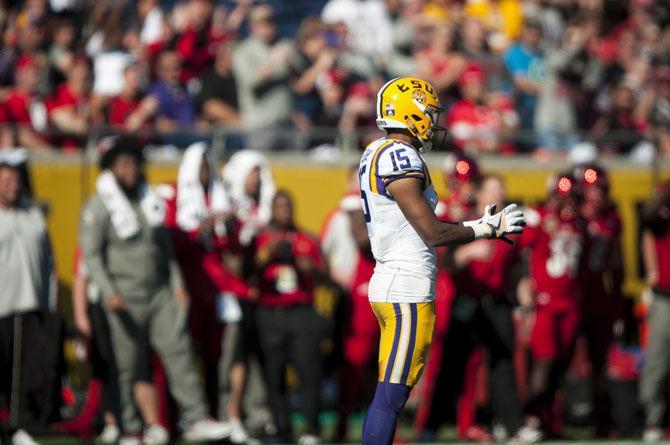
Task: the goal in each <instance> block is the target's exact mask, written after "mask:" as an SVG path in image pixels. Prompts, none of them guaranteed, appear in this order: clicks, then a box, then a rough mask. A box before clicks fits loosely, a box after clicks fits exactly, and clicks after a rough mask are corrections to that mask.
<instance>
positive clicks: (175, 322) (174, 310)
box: [80, 138, 229, 440]
mask: <svg viewBox="0 0 670 445" xmlns="http://www.w3.org/2000/svg"><path fill="white" fill-rule="evenodd" d="M109 144H110V147H109V149H108V150H107V151H106V152H105V153H104V154H103V155H102V157H101V160H100V168H101V171H102V173H101V174H100V176H99V177H98V179H97V181H96V194H95V195H94V196H93V197H92V198H91V199H90V200H89V201H88V202H87V203H86V206H85V208H84V210H83V212H82V217H81V226H80V243H81V247H82V251H83V255H84V261H85V264H86V268H87V270H88V271H89V274H90V277H91V281H92V282H93V283H94V284H95V285H96V287H97V288H98V289H99V291H100V292H101V295H102V298H103V299H104V305H105V312H106V315H107V321H108V323H109V329H110V336H111V342H112V348H113V352H114V359H115V361H116V365H117V368H118V377H119V388H120V398H121V409H122V413H121V417H122V419H121V420H122V424H123V431H124V433H125V434H126V435H129V436H133V435H137V434H139V433H140V430H141V426H142V424H141V421H140V419H139V416H138V413H137V410H136V408H135V404H134V401H133V397H132V394H133V377H134V374H135V370H136V369H138V365H139V364H140V362H138V360H148V359H149V357H148V354H142V355H140V354H139V352H140V351H142V348H143V347H144V346H145V345H146V344H147V342H148V343H149V344H150V345H151V346H152V347H153V348H154V349H155V350H156V351H157V352H158V354H159V355H160V358H161V360H162V362H163V365H164V366H165V368H166V371H167V374H168V380H169V384H170V390H171V392H172V395H173V396H174V398H175V399H176V400H177V402H178V404H179V407H180V408H181V411H182V416H183V418H184V420H185V421H186V423H187V425H188V427H187V430H186V431H185V434H184V437H185V438H186V439H187V440H219V439H223V438H225V437H226V436H227V435H228V434H229V427H228V425H227V424H223V423H219V422H215V421H213V420H211V419H209V418H208V417H207V408H206V405H205V402H204V394H203V391H202V389H201V387H200V383H199V381H198V376H197V373H196V370H195V366H194V361H193V354H192V346H191V340H190V338H189V336H188V333H187V332H186V317H187V313H186V311H187V305H188V295H187V294H186V291H185V290H184V287H183V281H182V277H181V273H180V272H179V267H178V265H177V261H176V259H175V257H174V254H173V252H172V244H171V243H170V239H169V234H168V232H167V229H166V228H165V226H164V225H163V218H164V211H163V206H162V201H161V200H160V198H159V197H158V195H157V194H156V193H155V192H154V191H153V190H152V189H151V188H150V187H149V186H148V184H147V183H146V182H145V181H144V180H143V178H142V172H141V168H142V165H143V157H142V154H141V150H140V147H138V145H137V143H136V141H134V140H132V139H130V138H117V139H113V140H110V142H109Z"/></svg>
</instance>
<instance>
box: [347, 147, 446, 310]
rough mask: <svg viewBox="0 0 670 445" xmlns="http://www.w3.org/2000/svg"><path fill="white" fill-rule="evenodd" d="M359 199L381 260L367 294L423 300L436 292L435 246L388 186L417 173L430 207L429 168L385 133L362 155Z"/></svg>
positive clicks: (434, 202) (402, 300)
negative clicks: (411, 222) (427, 239)
mask: <svg viewBox="0 0 670 445" xmlns="http://www.w3.org/2000/svg"><path fill="white" fill-rule="evenodd" d="M358 174H359V177H360V183H361V201H362V203H363V211H364V213H365V221H366V222H367V227H368V235H369V236H370V244H371V246H372V253H373V255H374V257H375V260H376V262H377V264H376V266H375V270H374V273H373V275H372V278H371V279H370V284H369V290H368V297H369V299H370V301H374V302H391V303H422V302H427V301H432V300H433V299H434V296H435V249H434V248H432V247H430V246H429V245H427V244H426V243H425V242H424V240H423V239H422V238H421V236H420V235H419V234H418V233H417V231H416V230H414V227H412V225H411V224H410V223H409V221H407V218H405V215H404V214H403V213H402V210H400V207H399V206H398V204H396V202H395V200H394V199H393V197H392V196H391V195H390V194H389V193H388V191H387V190H386V187H387V186H388V185H389V184H390V183H391V182H393V181H395V180H397V179H401V178H417V179H419V180H420V181H421V183H422V184H423V196H424V198H425V199H426V201H427V202H428V205H430V207H431V208H432V209H435V206H436V205H437V193H435V187H434V186H433V183H432V181H431V180H430V175H429V173H428V168H427V167H426V163H425V162H424V160H423V158H421V155H419V152H418V151H417V150H416V149H415V148H414V147H412V146H411V145H409V144H407V143H405V142H402V141H398V140H394V139H387V138H382V139H378V140H376V141H374V142H372V143H371V144H370V145H368V147H367V148H366V150H365V152H364V153H363V157H362V158H361V162H360V165H359V170H358Z"/></svg>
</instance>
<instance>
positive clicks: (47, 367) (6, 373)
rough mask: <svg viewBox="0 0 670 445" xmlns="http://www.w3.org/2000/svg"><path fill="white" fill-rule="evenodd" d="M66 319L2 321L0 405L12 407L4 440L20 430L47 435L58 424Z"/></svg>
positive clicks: (29, 315)
mask: <svg viewBox="0 0 670 445" xmlns="http://www.w3.org/2000/svg"><path fill="white" fill-rule="evenodd" d="M62 334H63V329H62V320H61V319H60V317H59V316H57V315H55V314H46V313H42V312H37V311H33V312H23V313H20V314H12V315H9V316H6V317H2V318H0V405H3V406H4V407H6V408H9V415H10V418H9V423H8V424H4V425H0V426H1V427H2V428H1V431H2V435H3V436H4V437H5V439H6V437H7V434H9V433H10V432H13V431H14V430H16V429H18V428H22V429H26V430H28V431H29V432H30V433H33V434H44V433H45V432H47V431H48V426H49V424H50V423H52V422H55V421H57V420H60V419H59V407H60V399H61V394H60V384H61V377H62V374H63V371H64V361H63V354H62V345H63V336H62Z"/></svg>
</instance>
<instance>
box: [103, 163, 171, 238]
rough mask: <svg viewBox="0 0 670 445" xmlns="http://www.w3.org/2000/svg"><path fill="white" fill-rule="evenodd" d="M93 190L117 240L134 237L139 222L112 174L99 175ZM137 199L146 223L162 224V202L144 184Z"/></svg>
mask: <svg viewBox="0 0 670 445" xmlns="http://www.w3.org/2000/svg"><path fill="white" fill-rule="evenodd" d="M95 189H96V191H97V192H98V195H100V198H101V199H102V202H103V204H104V205H105V207H106V208H107V211H108V212H109V214H110V216H111V219H112V225H113V226H114V230H115V231H116V234H117V235H118V236H119V238H121V239H124V240H125V239H128V238H131V237H133V236H135V235H136V234H137V233H138V232H139V231H140V222H139V220H138V218H137V215H136V214H135V211H134V210H133V207H132V206H131V205H130V201H128V197H127V196H126V194H125V193H123V191H122V190H121V187H119V184H118V183H117V182H116V178H114V175H113V174H112V172H110V171H109V170H104V171H103V172H102V173H100V176H98V180H97V181H96V183H95ZM139 199H140V208H141V209H142V213H143V214H144V217H145V219H146V220H147V223H149V225H150V226H152V227H157V226H160V225H161V224H163V219H164V217H165V206H164V205H163V201H162V200H161V199H160V197H159V196H158V194H157V193H156V192H155V191H154V190H153V189H152V188H151V187H150V186H149V184H147V183H146V182H143V183H142V184H141V185H140V191H139Z"/></svg>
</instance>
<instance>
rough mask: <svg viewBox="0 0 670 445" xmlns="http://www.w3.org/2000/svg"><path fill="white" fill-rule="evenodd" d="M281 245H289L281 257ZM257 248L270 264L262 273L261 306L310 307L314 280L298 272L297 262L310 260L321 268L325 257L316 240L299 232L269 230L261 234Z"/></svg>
mask: <svg viewBox="0 0 670 445" xmlns="http://www.w3.org/2000/svg"><path fill="white" fill-rule="evenodd" d="M280 243H286V246H287V249H286V250H287V252H284V254H283V255H280V254H278V245H279V244H280ZM255 247H256V252H257V255H258V258H260V259H261V260H263V259H267V261H268V262H267V263H266V264H265V266H264V267H263V268H262V269H261V270H260V271H259V287H260V296H259V300H258V303H259V304H261V305H262V306H269V307H286V306H292V305H296V304H311V303H312V301H313V298H314V279H313V277H312V276H311V275H310V274H308V273H305V272H303V271H301V270H300V269H299V267H298V265H297V261H296V260H308V261H310V262H312V264H313V265H314V266H315V267H317V268H320V267H322V266H323V257H322V256H321V250H320V248H319V244H318V243H317V241H316V240H315V239H314V238H313V237H312V236H310V235H308V234H307V233H305V232H302V231H300V230H295V231H284V230H274V229H272V228H269V229H266V230H265V231H263V232H261V233H260V234H259V235H258V237H257V238H256V246H255ZM281 256H284V258H281Z"/></svg>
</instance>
